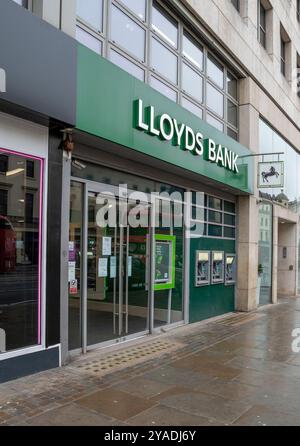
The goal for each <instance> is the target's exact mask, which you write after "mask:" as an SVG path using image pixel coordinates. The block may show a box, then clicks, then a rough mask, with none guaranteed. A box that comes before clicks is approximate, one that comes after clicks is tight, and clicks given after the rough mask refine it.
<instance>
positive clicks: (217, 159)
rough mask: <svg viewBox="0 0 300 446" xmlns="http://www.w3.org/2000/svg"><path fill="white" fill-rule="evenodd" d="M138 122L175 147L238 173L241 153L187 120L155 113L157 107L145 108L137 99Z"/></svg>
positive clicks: (138, 124) (140, 125) (148, 131)
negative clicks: (195, 128) (183, 121)
mask: <svg viewBox="0 0 300 446" xmlns="http://www.w3.org/2000/svg"><path fill="white" fill-rule="evenodd" d="M135 104H136V109H135V114H136V125H135V127H136V128H137V129H138V130H141V131H143V132H147V133H148V134H149V135H152V136H156V137H158V138H160V139H161V140H162V141H168V142H171V143H172V144H173V145H174V146H178V147H180V148H181V149H182V150H187V151H189V152H191V153H193V154H194V155H198V156H202V157H203V158H204V159H205V160H206V161H209V162H211V163H215V164H217V165H218V166H221V167H223V168H225V169H227V170H230V171H232V172H234V173H238V172H239V170H238V167H237V161H238V157H239V156H238V155H237V154H236V153H234V152H233V151H232V150H229V149H228V148H227V147H223V146H222V145H221V144H216V142H215V141H214V140H213V139H212V138H205V139H204V135H203V134H202V133H201V132H199V131H197V132H195V131H194V130H193V129H192V128H191V127H189V126H188V125H186V124H185V123H179V122H178V121H177V120H176V119H175V118H172V117H171V116H170V115H168V114H167V113H163V114H162V115H161V116H156V115H155V109H154V107H153V106H152V105H151V106H149V107H146V108H145V107H144V104H143V101H142V99H138V100H137V101H136V102H135Z"/></svg>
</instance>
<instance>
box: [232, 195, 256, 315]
mask: <svg viewBox="0 0 300 446" xmlns="http://www.w3.org/2000/svg"><path fill="white" fill-rule="evenodd" d="M256 201H257V200H256V197H253V196H250V197H248V196H247V197H243V196H241V197H239V201H238V224H239V230H238V239H237V254H238V264H237V297H236V309H237V310H238V311H251V310H254V309H255V308H256V288H257V268H258V206H257V202H256Z"/></svg>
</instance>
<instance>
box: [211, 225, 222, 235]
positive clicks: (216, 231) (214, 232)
mask: <svg viewBox="0 0 300 446" xmlns="http://www.w3.org/2000/svg"><path fill="white" fill-rule="evenodd" d="M208 236H209V237H222V226H217V225H208Z"/></svg>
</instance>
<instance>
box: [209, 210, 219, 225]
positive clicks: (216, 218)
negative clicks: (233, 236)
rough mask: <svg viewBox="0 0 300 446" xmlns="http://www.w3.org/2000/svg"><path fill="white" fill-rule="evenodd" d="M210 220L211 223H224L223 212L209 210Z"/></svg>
mask: <svg viewBox="0 0 300 446" xmlns="http://www.w3.org/2000/svg"><path fill="white" fill-rule="evenodd" d="M208 221H209V222H211V223H220V224H221V223H222V214H221V212H215V211H208Z"/></svg>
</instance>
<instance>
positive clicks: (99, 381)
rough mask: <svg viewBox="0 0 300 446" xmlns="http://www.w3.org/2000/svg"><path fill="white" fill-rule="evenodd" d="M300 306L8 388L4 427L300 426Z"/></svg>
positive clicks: (158, 339) (198, 329)
mask: <svg viewBox="0 0 300 446" xmlns="http://www.w3.org/2000/svg"><path fill="white" fill-rule="evenodd" d="M297 327H299V328H300V299H292V298H291V299H282V300H280V303H279V304H278V305H276V306H268V307H265V308H263V309H260V310H259V311H257V312H255V313H251V314H244V313H236V314H230V315H227V316H226V317H223V318H219V319H216V320H213V321H210V322H208V323H200V324H194V325H189V326H185V327H181V328H177V329H174V330H172V331H169V332H167V333H165V334H163V335H160V336H153V337H152V336H149V337H146V338H143V339H141V340H138V341H135V342H134V343H128V344H125V345H123V346H121V347H120V346H119V347H118V349H115V348H114V349H109V350H108V349H106V350H101V351H97V352H92V353H90V354H88V355H87V356H85V357H80V358H78V359H77V360H75V361H73V362H72V363H71V364H69V365H68V366H66V367H63V368H61V369H55V370H51V371H48V372H43V373H40V374H38V375H33V376H30V377H27V378H22V379H19V380H16V381H12V382H9V383H5V384H2V385H0V425H1V424H2V425H46V426H50V425H51V426H56V425H86V426H87V425H96V426H101V425H105V426H126V425H148V426H156V425H157V426H162V425H167V426H193V425H194V426H196V425H198V426H204V425H210V426H215V425H263V426H264V425H300V392H299V386H300V353H298V354H296V353H293V352H292V350H291V343H292V341H293V338H292V336H291V333H292V331H293V329H294V328H297Z"/></svg>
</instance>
